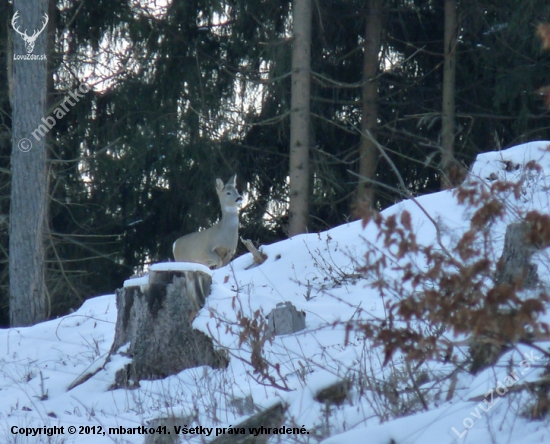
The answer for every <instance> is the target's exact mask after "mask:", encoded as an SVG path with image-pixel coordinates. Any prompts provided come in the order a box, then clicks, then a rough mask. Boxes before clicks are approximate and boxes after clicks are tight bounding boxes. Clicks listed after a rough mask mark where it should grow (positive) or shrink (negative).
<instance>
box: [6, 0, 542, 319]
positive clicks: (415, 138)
mask: <svg viewBox="0 0 550 444" xmlns="http://www.w3.org/2000/svg"><path fill="white" fill-rule="evenodd" d="M450 6H451V7H452V9H453V10H454V11H455V12H456V16H455V18H454V20H453V18H452V17H451V19H449V9H448V8H449V7H450ZM14 12H15V11H14V8H13V5H12V4H11V2H9V1H7V0H1V1H0V17H2V18H4V20H3V26H1V27H0V53H1V57H0V214H1V215H3V216H2V217H1V220H0V223H1V225H0V325H2V326H7V325H8V324H9V296H8V295H9V266H8V264H9V237H8V235H9V230H8V226H9V224H8V214H9V212H10V186H11V173H10V171H11V170H10V156H11V153H12V148H13V144H12V142H13V140H12V139H13V137H12V136H13V134H12V124H13V122H12V104H11V103H10V88H11V87H12V82H11V78H10V73H11V71H12V63H14V60H13V54H12V39H13V38H18V36H17V35H15V36H14V34H13V28H12V24H11V21H12V18H13V15H14ZM292 12H293V11H292V2H290V1H285V0H263V1H260V0H172V1H171V2H169V3H167V4H165V3H161V2H155V1H146V0H141V1H138V0H135V1H130V0H123V1H116V2H113V1H106V0H99V1H95V2H92V3H89V2H83V1H82V2H80V1H76V2H62V1H55V0H49V2H48V16H49V21H48V25H47V29H46V31H45V32H47V39H48V40H47V45H46V48H47V55H48V62H47V96H46V108H47V109H46V113H45V116H47V115H50V114H51V113H52V111H53V110H54V109H55V108H56V107H57V106H59V103H61V102H62V101H63V100H64V99H65V97H67V96H68V95H69V93H70V92H71V91H74V90H75V89H76V88H78V86H79V85H82V84H84V85H86V86H88V87H89V88H90V91H89V92H87V93H86V94H83V97H82V98H81V99H80V100H79V101H78V102H77V103H75V105H74V106H72V107H71V108H70V110H69V112H67V113H66V115H64V116H63V118H61V119H58V120H57V121H56V123H55V126H54V127H53V128H52V129H51V130H50V131H49V132H48V134H47V138H46V147H47V157H48V177H49V182H48V203H49V205H48V211H47V223H46V236H45V244H44V245H45V257H46V271H45V285H46V289H47V290H46V292H47V294H48V298H49V299H48V300H49V313H48V315H49V316H50V317H51V316H57V315H61V314H64V313H66V312H67V311H68V310H70V309H71V308H75V307H78V306H79V305H81V303H82V301H83V300H84V299H85V298H87V297H91V296H94V295H97V294H102V293H111V292H113V290H114V289H115V288H117V287H120V286H121V284H122V282H123V280H124V279H126V278H128V277H129V276H130V275H132V274H134V273H135V272H136V271H140V270H142V269H144V268H145V267H146V266H147V265H148V264H150V263H153V262H157V261H166V260H168V259H169V258H171V247H172V243H173V242H174V240H175V239H176V238H177V237H179V236H181V235H182V234H185V233H189V232H192V231H195V230H197V229H200V228H203V227H208V226H210V225H211V224H212V223H214V222H215V221H216V219H217V218H218V217H219V212H220V210H219V205H218V202H217V199H216V195H215V189H214V182H215V179H216V178H217V177H221V178H222V179H223V180H227V179H228V178H229V177H230V176H231V175H232V174H233V173H237V174H238V186H239V189H240V190H242V191H243V192H244V193H245V196H246V202H245V205H244V207H243V210H242V213H241V214H242V217H241V227H242V228H241V233H242V236H243V237H245V238H250V239H252V240H253V241H254V242H255V243H261V244H267V243H271V242H274V241H276V240H280V239H283V238H285V237H287V236H288V234H289V211H288V209H289V179H288V178H289V158H290V149H289V147H290V146H291V131H290V115H291V90H292V75H291V73H292V69H293V68H292V41H293V40H292V26H293V24H292ZM373 12H375V13H373ZM549 15H550V6H549V5H548V2H546V1H542V0H522V1H519V0H500V1H498V2H496V1H476V0H461V1H454V0H445V1H429V0H387V1H386V0H361V1H360V0H341V1H334V0H317V1H315V2H311V19H312V21H311V24H312V27H311V41H312V45H311V59H310V60H309V62H310V66H311V75H310V81H311V90H310V99H309V105H310V113H309V116H310V123H309V127H310V130H309V134H310V141H309V144H308V145H309V146H308V150H309V153H308V156H309V173H308V175H307V177H308V181H309V192H308V196H307V200H308V208H307V213H308V214H309V219H308V221H307V230H308V231H310V232H316V231H320V230H325V229H327V228H330V227H333V226H336V225H339V224H341V223H343V222H345V221H347V220H350V219H352V218H357V217H361V216H362V214H363V213H364V211H365V208H364V207H363V205H364V204H366V206H367V207H369V208H370V207H372V208H374V209H376V210H380V209H383V208H386V207H387V206H389V205H391V204H392V203H394V202H396V201H399V200H402V199H403V197H405V196H409V195H410V194H411V193H412V194H413V195H419V194H425V193H431V192H434V191H437V190H439V189H440V188H441V187H448V186H452V185H454V184H456V183H458V182H459V181H460V178H461V176H462V175H463V171H464V169H465V168H467V167H468V166H469V165H470V164H471V163H472V162H473V160H474V159H475V156H476V155H477V154H478V153H480V152H485V151H489V150H496V149H500V148H505V147H508V146H512V145H516V144H518V143H521V142H525V141H531V140H543V139H545V140H548V139H550V131H549V130H550V119H549V116H548V110H547V108H546V107H545V103H544V100H543V99H544V96H543V95H542V96H541V91H542V92H543V93H544V91H545V90H544V85H546V84H548V72H550V70H549V66H550V58H549V55H548V52H546V53H545V52H543V51H542V50H541V42H540V39H539V38H538V37H537V34H536V29H537V24H538V23H541V22H547V21H548V20H549ZM449 23H450V24H453V23H454V25H453V29H454V30H455V32H454V33H453V32H451V33H449V32H447V33H446V32H445V31H446V29H445V28H446V27H447V28H448V26H449ZM446 25H447V26H446ZM373 29H375V30H379V32H378V33H377V35H378V37H379V41H376V42H375V43H376V44H375V45H374V48H375V49H377V50H376V51H375V54H377V57H376V60H375V61H374V62H373V60H372V57H370V58H369V57H368V55H369V51H368V49H369V44H372V41H373V34H372V31H373ZM374 38H375V40H376V35H375V36H374ZM444 42H445V43H446V44H444ZM449 43H450V44H449ZM371 48H372V46H371ZM371 54H372V51H371ZM449 56H452V57H454V59H453V58H452V57H451V58H450V59H449ZM449 60H450V61H451V64H449ZM453 60H454V62H453ZM373 63H374V64H373ZM449 66H450V68H451V69H452V70H453V76H454V78H453V77H451V79H452V82H451V83H450V85H451V87H452V94H451V97H452V100H453V102H452V106H451V108H449V107H448V103H449V102H447V105H444V104H445V97H447V99H448V97H449V89H448V88H449V77H448V74H449V71H446V70H448V69H449ZM446 72H447V74H445V73H446ZM373 86H374V88H372V87H373ZM369 87H371V88H370V89H369ZM541 88H542V89H541ZM373 91H374V94H372V92H373ZM369 94H370V95H369ZM547 97H548V96H546V98H547ZM367 100H368V102H367ZM367 103H368V105H369V106H368V107H366V106H365V104H367ZM445 106H447V108H445ZM373 110H374V111H375V112H374V117H372V111H373ZM369 113H371V114H370V115H371V119H373V120H371V122H370V123H368V122H366V116H367V114H369ZM446 118H447V123H449V122H451V129H452V134H451V136H452V137H451V138H450V139H449V138H448V137H447V140H446V138H445V121H446ZM373 122H374V123H373ZM449 140H450V143H451V145H450V146H451V148H452V152H451V154H452V155H451V156H450V158H451V160H452V162H449V156H448V154H449V150H448V149H449ZM369 143H370V149H371V150H374V151H371V154H372V153H374V155H372V157H371V160H370V163H369V165H370V170H369V169H368V168H367V170H365V169H364V165H363V166H362V165H361V158H365V156H364V153H365V149H368V146H367V145H368V144H369ZM31 153H32V151H31ZM397 173H398V174H397ZM365 188H367V189H368V193H367V194H366V195H367V197H368V199H366V201H361V200H360V199H358V197H361V193H362V192H364V189H365ZM291 231H292V230H291ZM241 250H242V248H241Z"/></svg>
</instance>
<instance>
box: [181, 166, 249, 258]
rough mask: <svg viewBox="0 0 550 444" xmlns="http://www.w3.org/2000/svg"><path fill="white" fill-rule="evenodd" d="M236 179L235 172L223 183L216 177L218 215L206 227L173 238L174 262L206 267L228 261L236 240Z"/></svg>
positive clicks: (237, 221) (237, 196)
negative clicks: (175, 238)
mask: <svg viewBox="0 0 550 444" xmlns="http://www.w3.org/2000/svg"><path fill="white" fill-rule="evenodd" d="M236 180H237V175H236V174H235V175H234V176H233V177H232V178H231V179H229V180H228V181H227V183H226V184H225V185H224V184H223V181H222V180H221V179H216V192H217V193H218V198H219V199H220V205H221V207H222V218H221V220H220V221H219V222H218V223H217V224H215V225H213V226H211V227H210V228H208V229H206V230H203V231H198V232H196V233H191V234H187V235H185V236H183V237H180V238H179V239H178V240H176V241H175V242H174V245H173V247H172V252H173V254H174V259H175V261H176V262H194V263H197V264H203V265H206V266H207V267H209V268H220V267H225V266H226V265H227V264H228V263H229V261H230V260H231V258H232V257H233V255H234V254H235V250H236V249H237V243H238V241H239V207H240V204H241V202H242V197H241V195H240V194H239V193H238V191H237V188H236Z"/></svg>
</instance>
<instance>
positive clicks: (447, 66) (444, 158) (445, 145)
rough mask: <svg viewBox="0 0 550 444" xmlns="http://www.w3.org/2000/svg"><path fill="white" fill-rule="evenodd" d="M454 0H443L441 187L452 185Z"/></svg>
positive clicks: (455, 26) (455, 34)
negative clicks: (443, 58)
mask: <svg viewBox="0 0 550 444" xmlns="http://www.w3.org/2000/svg"><path fill="white" fill-rule="evenodd" d="M457 30H458V27H457V19H456V0H445V36H444V45H445V49H444V57H445V60H444V64H443V106H442V111H443V115H442V122H441V189H448V188H452V187H453V186H454V181H453V177H452V176H453V175H454V174H453V172H452V171H451V169H452V168H453V164H454V140H455V77H456V40H457Z"/></svg>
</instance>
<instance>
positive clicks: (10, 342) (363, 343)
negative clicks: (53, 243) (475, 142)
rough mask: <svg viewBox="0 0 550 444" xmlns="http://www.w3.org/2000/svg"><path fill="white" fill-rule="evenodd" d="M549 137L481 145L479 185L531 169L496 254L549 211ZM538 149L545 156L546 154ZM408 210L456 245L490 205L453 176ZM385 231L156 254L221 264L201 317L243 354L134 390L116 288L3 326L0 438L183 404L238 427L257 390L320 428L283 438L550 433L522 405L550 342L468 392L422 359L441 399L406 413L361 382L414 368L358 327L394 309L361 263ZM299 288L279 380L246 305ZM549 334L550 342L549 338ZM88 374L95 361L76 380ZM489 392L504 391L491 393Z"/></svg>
mask: <svg viewBox="0 0 550 444" xmlns="http://www.w3.org/2000/svg"><path fill="white" fill-rule="evenodd" d="M549 145H550V142H531V143H528V144H524V145H520V146H517V147H513V148H510V149H508V150H503V151H495V152H490V153H484V154H480V155H479V156H478V157H477V159H476V162H475V164H474V165H473V167H472V169H471V172H470V174H469V176H468V178H467V180H466V186H474V185H475V184H476V183H478V184H481V185H480V186H482V187H486V188H487V189H489V188H490V186H491V184H493V183H495V181H497V180H502V181H513V182H519V183H520V189H521V192H520V195H519V198H515V197H514V196H513V193H511V192H509V193H507V194H506V193H505V194H504V195H503V196H501V198H502V199H503V200H504V201H505V202H506V214H505V216H504V218H503V219H502V220H496V221H494V222H493V223H492V225H491V226H490V234H491V235H490V242H491V248H492V252H493V253H492V254H493V255H494V257H495V258H498V257H499V255H500V252H501V250H502V245H503V240H504V232H505V228H506V225H507V224H508V223H510V222H512V221H517V220H519V218H520V217H521V216H522V215H525V214H526V212H528V211H530V210H532V209H536V210H538V211H540V212H542V213H546V214H549V213H550V200H549V197H548V184H547V182H548V179H549V177H550V155H548V152H547V151H548V150H547V147H548V146H549ZM530 161H535V162H537V163H538V164H539V165H540V167H541V168H540V169H539V170H537V169H533V168H531V167H530V164H529V162H530ZM405 210H406V211H408V212H409V213H410V214H411V220H412V224H413V229H414V232H415V234H416V236H417V242H418V243H421V244H423V245H434V246H436V247H439V245H438V244H437V243H436V229H435V227H434V221H435V223H436V224H437V226H438V228H439V230H440V233H441V243H442V245H443V246H449V245H451V244H452V242H453V241H454V240H456V239H457V238H458V237H459V236H460V235H461V234H462V233H463V232H465V230H467V229H468V227H469V220H470V218H471V216H472V213H473V211H474V210H475V208H473V209H472V208H466V206H465V205H461V204H459V203H458V200H457V193H456V191H453V190H449V191H443V192H440V193H435V194H432V195H427V196H421V197H418V198H416V199H414V200H406V201H403V202H400V203H398V204H396V205H394V206H392V207H391V208H388V209H387V210H385V211H384V212H383V213H382V214H383V216H385V217H388V216H390V215H399V214H401V213H402V212H403V211H405ZM428 215H429V217H428ZM378 234H379V231H378V228H377V226H376V225H375V224H374V223H373V222H370V223H368V224H367V225H366V226H365V227H363V225H362V223H361V222H353V223H349V224H344V225H341V226H339V227H336V228H334V229H331V230H329V231H326V232H323V233H319V234H317V233H316V234H307V235H299V236H295V237H293V238H291V239H288V240H285V241H282V242H278V243H276V244H273V245H266V246H263V247H261V250H262V251H263V252H264V253H265V254H266V255H267V256H268V259H267V260H266V262H265V263H263V264H261V265H259V266H258V265H255V264H254V261H253V258H252V255H251V254H245V255H243V256H241V257H239V258H237V259H235V260H234V261H233V262H232V263H231V264H229V265H228V266H227V267H224V268H222V269H219V270H214V271H210V270H208V269H207V268H206V267H204V266H202V265H198V264H185V263H163V264H155V265H153V266H151V270H184V271H187V270H198V271H203V272H205V273H209V274H211V276H212V281H213V282H212V289H211V294H210V296H209V297H208V298H207V301H206V305H205V306H204V308H203V309H202V310H201V311H200V312H199V313H198V315H197V317H196V319H195V320H194V324H193V325H194V327H195V328H197V329H199V330H202V331H204V332H205V333H206V334H208V335H210V336H211V337H212V338H213V339H214V342H215V344H216V346H217V347H219V348H224V349H226V350H227V351H228V352H229V355H230V358H231V360H230V364H229V367H228V368H227V369H225V370H212V369H210V368H208V367H201V368H194V369H188V370H185V371H182V372H180V373H179V374H177V375H173V376H170V377H168V378H166V379H164V380H159V381H141V382H140V385H141V387H140V388H138V389H135V390H110V389H109V387H110V386H111V384H112V383H113V381H114V375H115V373H116V371H117V370H118V369H120V368H122V366H123V365H124V364H125V363H127V362H128V358H123V357H120V356H119V355H115V356H114V358H113V359H112V360H111V361H110V362H109V363H107V364H105V359H106V357H107V354H108V351H109V349H110V346H111V344H112V342H113V337H114V329H115V320H116V306H115V298H114V295H106V296H100V297H95V298H92V299H89V300H87V301H86V302H85V303H84V304H83V305H82V307H81V308H80V309H79V310H78V311H76V312H74V313H72V314H69V315H67V316H64V317H62V318H59V319H55V320H51V321H48V322H44V323H42V324H38V325H35V326H33V327H26V328H12V329H6V330H0V442H6V443H46V442H53V443H61V442H65V443H73V442H74V443H100V444H101V443H103V442H105V443H107V442H115V443H142V442H143V439H144V436H143V435H140V434H125V435H110V436H109V433H106V434H105V435H103V434H102V433H99V435H93V434H91V433H89V434H75V435H70V434H69V433H68V432H67V430H68V427H69V426H75V427H77V432H78V431H79V427H81V426H88V427H96V433H97V432H98V430H99V429H98V428H99V427H102V429H101V431H102V432H103V431H106V432H107V431H108V428H109V427H119V426H123V427H134V428H135V427H139V426H142V425H145V426H146V425H148V422H149V421H150V420H152V419H155V418H158V417H166V416H171V415H175V416H177V417H180V418H182V419H181V420H180V422H181V424H180V423H178V424H179V425H180V426H182V427H183V426H189V427H197V426H203V427H213V428H214V429H213V430H215V428H223V427H226V428H228V427H230V426H231V425H236V424H238V423H239V422H241V421H242V420H244V419H246V418H247V416H249V415H250V414H251V413H252V412H251V411H248V410H247V409H246V408H245V407H243V406H246V402H244V401H246V400H247V399H251V400H253V402H254V404H255V405H256V406H258V407H259V408H267V407H270V406H272V405H274V404H275V403H276V402H279V401H284V402H285V403H287V405H288V410H287V413H286V421H285V426H286V427H304V428H305V429H306V430H307V431H308V432H309V434H305V435H279V436H278V438H279V440H280V441H277V437H275V438H272V439H271V440H270V442H283V443H318V442H322V443H323V444H340V443H343V444H350V443H362V442H368V443H369V444H377V443H380V444H387V443H389V442H391V440H392V439H393V440H394V441H395V442H396V443H398V444H403V443H438V444H439V443H489V442H498V443H501V442H502V443H522V444H527V443H535V442H537V443H538V442H550V430H549V428H548V424H547V422H546V421H534V420H528V419H527V418H526V417H525V415H524V414H523V413H525V411H524V410H525V408H526V407H525V406H526V405H529V402H530V399H529V394H528V393H527V392H526V391H522V392H514V390H513V388H512V387H514V386H516V385H519V384H522V383H524V382H527V381H529V382H532V381H536V380H538V379H540V377H541V374H542V369H541V367H542V366H544V365H545V364H546V363H547V359H546V358H544V357H543V356H542V354H541V353H536V352H533V349H532V348H529V347H527V346H523V345H522V346H518V347H517V348H516V349H513V350H511V351H509V352H507V353H506V354H505V355H503V356H502V358H501V359H500V360H499V362H498V363H497V364H496V365H495V366H494V367H491V368H488V369H485V370H483V371H481V372H480V373H479V374H477V375H475V376H473V375H470V374H468V373H466V372H459V373H457V383H456V389H455V393H454V396H453V398H452V399H451V400H449V401H447V400H446V396H447V391H448V389H449V384H450V381H449V380H448V379H442V382H440V383H436V382H434V381H435V379H436V377H437V376H438V375H439V376H445V375H449V374H451V373H452V372H453V371H454V370H455V368H456V367H455V366H453V365H451V364H443V363H436V362H434V363H430V362H428V363H425V364H424V365H423V366H422V368H420V369H418V370H417V374H418V373H420V372H426V374H428V375H430V377H431V378H432V379H430V380H429V381H428V382H426V383H425V384H427V385H423V386H422V388H426V387H432V385H433V388H431V391H430V393H431V395H433V396H432V397H431V398H430V401H429V403H428V405H427V410H426V409H425V408H423V407H420V408H416V409H415V410H417V413H414V414H408V415H407V414H406V413H402V414H401V415H398V416H401V417H399V418H397V419H392V418H391V414H390V413H391V408H392V406H390V405H388V404H387V402H386V400H385V399H384V398H381V397H379V396H377V395H376V394H375V393H374V392H373V391H369V390H368V389H365V390H363V391H361V390H360V389H359V388H358V387H359V386H360V384H359V383H360V382H361V381H362V380H365V379H366V378H370V379H371V380H372V379H373V378H376V380H377V381H379V382H380V383H383V382H388V381H389V380H390V378H391V377H394V376H395V375H400V374H401V375H404V374H405V366H404V363H403V362H402V361H400V358H399V356H396V357H394V360H393V362H392V363H391V364H390V365H387V366H386V367H383V366H382V363H383V361H384V355H383V352H382V350H381V349H380V348H379V347H375V346H373V344H371V343H370V342H368V341H367V340H365V338H364V337H363V336H362V335H361V334H360V332H358V331H354V330H352V331H349V330H348V329H347V328H346V326H347V325H348V323H350V322H355V321H359V320H362V321H365V320H369V319H370V320H372V319H384V316H385V307H384V302H385V301H383V300H382V299H381V298H380V296H379V294H378V293H377V292H376V291H375V290H374V289H372V288H371V287H370V286H369V285H368V284H369V279H368V278H367V277H365V276H363V275H362V274H361V273H359V272H358V271H357V268H358V267H360V266H361V265H362V264H363V261H364V260H365V253H366V252H367V251H371V252H372V251H373V250H372V249H373V248H374V249H376V248H378V249H380V250H382V249H383V248H384V246H383V239H382V238H380V237H379V236H378ZM536 261H537V264H538V270H539V275H540V277H541V278H542V280H543V282H544V283H546V282H547V281H548V278H549V277H550V266H549V264H550V261H549V260H548V257H547V253H546V252H541V253H539V254H538V255H537V257H536ZM419 266H423V265H422V263H419ZM385 272H386V273H387V274H388V276H389V277H391V273H392V272H393V271H392V268H391V267H390V268H388V269H387V270H386V271H385ZM147 283H148V277H147V276H143V277H139V278H134V279H129V280H127V281H125V282H124V286H125V287H127V286H144V285H147ZM285 301H290V302H292V304H294V305H295V306H296V308H297V309H298V310H303V311H304V312H305V313H306V329H305V330H303V331H300V332H298V333H295V334H292V335H284V336H278V337H275V338H274V339H273V340H272V341H271V342H269V341H267V342H266V343H265V345H264V357H265V358H266V360H267V361H268V362H269V363H270V364H271V365H273V366H278V369H279V370H278V372H277V371H276V370H275V368H271V370H270V371H271V374H272V375H273V376H274V378H275V384H271V383H269V381H265V380H262V379H261V378H260V376H259V375H258V373H254V371H253V368H252V367H251V365H250V364H249V363H250V360H251V351H252V346H251V345H250V343H249V342H247V341H244V342H242V343H241V341H240V338H239V334H240V333H242V327H241V324H240V323H239V320H240V319H241V318H242V317H248V318H250V319H254V318H258V319H260V318H261V317H265V316H266V315H267V314H268V313H269V312H270V311H271V310H272V309H273V308H275V307H276V306H277V304H278V303H281V302H285ZM543 320H545V321H546V322H550V316H549V315H548V314H545V315H543ZM539 346H540V347H542V348H546V347H547V344H546V343H539ZM466 350H467V349H466V348H464V349H462V352H466ZM459 351H460V350H458V351H455V353H458V352H459ZM94 373H95V374H94ZM86 374H94V375H93V376H92V377H90V378H89V379H87V380H85V381H84V382H82V383H80V384H78V385H76V386H75V387H74V388H71V387H72V386H73V383H75V381H79V380H80V378H82V377H83V376H84V375H86ZM343 379H349V380H351V381H353V382H354V384H353V388H352V390H351V392H350V394H349V396H348V399H346V400H345V401H344V403H343V404H342V405H340V406H332V407H330V409H329V410H327V407H325V406H324V405H322V404H320V403H319V402H318V401H316V400H315V395H316V394H317V393H318V392H319V390H321V389H323V388H326V387H328V386H330V385H331V384H333V383H334V382H337V381H341V380H343ZM404 380H405V381H406V378H405V379H404ZM69 388H71V389H69ZM499 392H502V395H501V394H499ZM404 393H405V392H404ZM488 393H491V396H492V397H493V402H492V404H490V405H488V404H487V402H489V401H488V400H489V399H490V398H489V397H488V395H487V394H488ZM243 400H244V401H243ZM413 400H414V397H413V396H412V394H411V395H407V394H402V395H401V397H400V398H399V400H398V401H399V402H400V403H401V404H400V405H401V407H402V408H403V407H404V406H406V405H407V402H411V403H412V402H413ZM484 400H485V401H484ZM417 407H418V406H417ZM386 414H387V415H388V416H387V417H385V422H381V420H380V415H386ZM14 426H15V427H16V429H18V428H20V427H22V428H26V427H27V428H31V427H34V428H37V427H53V426H57V427H62V426H63V427H64V430H65V433H64V434H63V435H58V436H54V437H52V438H50V439H51V441H48V437H47V436H45V435H44V434H41V435H40V434H38V435H36V436H30V437H28V438H26V437H24V436H21V435H14V434H12V432H11V430H12V427H14ZM83 430H84V431H85V429H83ZM35 431H36V430H35ZM90 431H91V429H90ZM214 435H215V432H214V433H213V434H212V435H211V436H210V437H206V436H205V435H204V436H200V435H185V436H183V435H181V438H182V439H183V442H189V443H202V442H208V441H209V440H211V439H212V436H214ZM204 440H206V441H204Z"/></svg>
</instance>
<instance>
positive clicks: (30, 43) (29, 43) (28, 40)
mask: <svg viewBox="0 0 550 444" xmlns="http://www.w3.org/2000/svg"><path fill="white" fill-rule="evenodd" d="M18 18H19V11H17V12H16V13H15V14H14V15H13V18H12V19H11V26H12V27H13V29H14V31H15V32H17V34H19V35H20V36H21V37H22V38H23V40H24V41H25V49H26V50H27V54H32V52H33V50H34V42H35V41H36V39H37V38H38V36H39V35H40V34H41V33H42V31H44V28H45V27H46V25H47V24H48V14H44V23H43V24H42V29H41V30H40V31H34V32H33V34H32V35H31V36H28V35H27V30H26V29H25V32H21V31H19V29H18V26H17V25H16V24H15V22H16V21H17V19H18Z"/></svg>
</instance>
